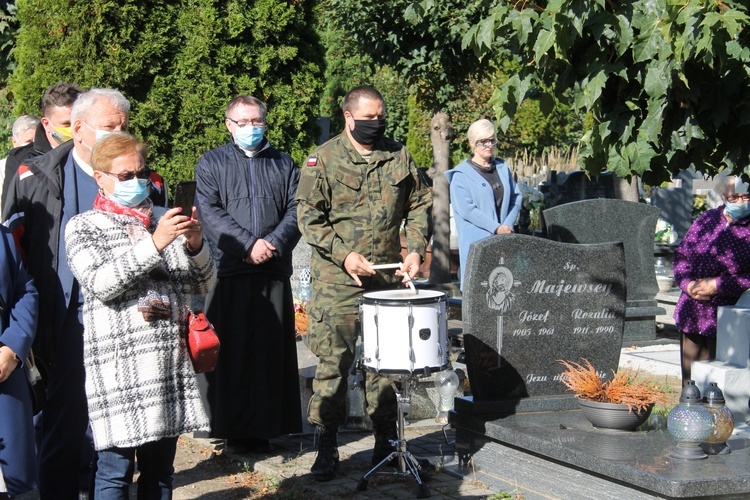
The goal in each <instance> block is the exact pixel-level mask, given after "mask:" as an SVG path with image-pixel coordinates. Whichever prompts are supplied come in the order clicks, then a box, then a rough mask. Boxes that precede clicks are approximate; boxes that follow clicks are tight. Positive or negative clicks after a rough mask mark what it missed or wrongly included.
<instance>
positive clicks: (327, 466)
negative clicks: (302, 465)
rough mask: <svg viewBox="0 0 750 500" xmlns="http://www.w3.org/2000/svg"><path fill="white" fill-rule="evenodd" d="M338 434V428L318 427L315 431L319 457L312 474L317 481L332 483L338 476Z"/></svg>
mask: <svg viewBox="0 0 750 500" xmlns="http://www.w3.org/2000/svg"><path fill="white" fill-rule="evenodd" d="M337 433H338V428H337V427H318V428H317V429H316V431H315V434H316V438H317V441H318V456H317V457H315V463H314V464H313V465H312V467H311V468H310V473H311V474H312V477H313V478H315V480H317V481H330V480H331V479H333V478H334V476H336V469H338V466H339V448H338V440H337Z"/></svg>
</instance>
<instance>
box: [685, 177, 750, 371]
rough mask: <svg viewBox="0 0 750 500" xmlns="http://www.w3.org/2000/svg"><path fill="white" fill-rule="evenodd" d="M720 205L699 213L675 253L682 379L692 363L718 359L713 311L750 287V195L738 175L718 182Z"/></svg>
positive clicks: (734, 300)
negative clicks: (678, 289) (720, 197)
mask: <svg viewBox="0 0 750 500" xmlns="http://www.w3.org/2000/svg"><path fill="white" fill-rule="evenodd" d="M717 190H718V191H719V192H720V193H721V194H722V197H723V198H724V205H723V206H720V207H718V208H715V209H713V210H708V211H707V212H706V213H704V214H703V215H701V216H700V217H698V218H697V219H696V220H695V222H693V225H692V226H691V227H690V230H689V231H688V232H687V234H686V235H685V238H684V239H683V240H682V243H680V247H679V248H678V249H677V250H676V251H675V253H674V275H675V282H676V283H677V285H678V286H679V287H680V289H681V290H682V295H681V296H680V300H679V301H678V302H677V307H676V309H675V313H674V319H675V322H676V324H677V327H678V328H679V329H680V332H681V333H682V335H681V339H680V355H681V358H682V380H683V383H684V382H685V381H686V380H688V379H690V366H691V364H692V362H693V361H700V360H708V359H713V358H715V357H716V312H717V309H718V307H719V306H727V305H734V304H735V303H736V302H737V299H738V298H739V297H740V295H742V293H743V292H744V291H745V290H747V289H748V288H750V194H748V185H747V184H746V183H745V182H743V181H742V180H741V179H740V178H738V177H724V178H722V179H721V181H720V182H719V184H718V185H717Z"/></svg>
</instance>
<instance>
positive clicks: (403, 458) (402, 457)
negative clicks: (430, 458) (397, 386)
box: [357, 374, 430, 498]
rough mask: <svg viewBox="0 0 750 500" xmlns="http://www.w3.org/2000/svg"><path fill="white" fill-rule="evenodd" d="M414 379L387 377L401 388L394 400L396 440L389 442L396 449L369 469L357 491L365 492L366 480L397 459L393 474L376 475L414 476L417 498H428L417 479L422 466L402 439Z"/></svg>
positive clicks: (409, 377) (402, 376)
mask: <svg viewBox="0 0 750 500" xmlns="http://www.w3.org/2000/svg"><path fill="white" fill-rule="evenodd" d="M414 377H415V375H414V374H410V375H388V378H390V379H391V380H395V381H397V382H401V387H402V389H401V391H396V400H397V401H398V421H397V424H398V440H397V441H391V444H392V445H393V446H395V447H396V450H395V451H392V452H391V453H390V455H388V456H387V457H385V458H384V459H383V460H381V461H380V463H379V464H377V465H376V466H375V467H373V468H372V469H370V470H369V471H368V472H367V474H365V475H364V476H362V479H360V480H359V482H358V483H357V491H366V490H367V478H369V477H370V476H372V475H373V474H375V473H376V472H378V469H380V468H382V467H383V466H385V465H386V464H387V463H388V462H389V461H390V460H391V459H393V458H397V459H398V470H396V471H395V472H378V474H387V475H392V476H397V477H399V478H405V477H408V476H410V475H411V476H414V479H415V480H416V481H417V498H427V497H429V496H430V490H429V489H428V488H427V485H426V484H424V482H423V481H422V478H420V477H419V471H420V470H422V466H420V465H419V462H418V461H417V459H416V458H414V455H412V454H411V453H410V452H409V451H408V450H407V449H406V439H404V423H405V418H404V414H405V413H406V412H405V411H404V408H408V407H410V406H411V396H410V395H409V388H410V386H411V383H412V382H413V381H414V380H415V378H414Z"/></svg>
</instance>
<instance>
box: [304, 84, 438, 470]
mask: <svg viewBox="0 0 750 500" xmlns="http://www.w3.org/2000/svg"><path fill="white" fill-rule="evenodd" d="M343 111H344V119H345V120H346V125H345V128H344V133H343V134H341V135H339V136H337V137H334V138H333V139H331V140H330V141H328V142H327V143H325V144H323V145H322V146H320V147H319V148H318V149H316V150H315V151H314V152H313V154H312V155H311V156H310V157H309V158H308V159H307V164H306V166H305V167H303V169H302V174H301V178H300V185H299V190H298V191H297V200H298V201H299V205H298V208H297V217H298V222H299V227H300V230H301V231H302V235H303V236H304V238H305V240H306V241H307V242H308V243H309V244H311V245H312V246H313V247H314V248H315V250H316V251H315V252H313V255H312V262H311V275H312V289H313V293H312V300H311V301H310V304H309V306H308V314H309V316H310V323H309V325H308V339H309V345H310V349H311V350H312V351H313V352H314V353H315V355H317V356H318V358H319V362H318V366H317V369H316V371H315V380H314V381H313V391H314V394H313V396H312V398H311V400H310V405H309V409H308V411H309V415H308V420H309V421H310V423H312V424H314V425H317V426H318V432H319V440H318V455H317V457H316V460H315V463H314V464H313V466H312V469H311V472H312V475H313V477H314V478H315V479H317V480H319V481H329V480H331V479H333V477H334V476H335V473H336V468H337V466H338V449H337V446H338V445H337V438H336V434H337V432H338V426H339V425H341V424H343V423H344V421H345V419H346V376H347V374H348V371H349V368H350V367H351V364H352V362H353V360H354V345H355V342H356V337H357V334H358V331H357V327H356V325H355V322H356V319H357V313H358V304H359V297H360V295H361V294H362V292H364V291H368V290H374V289H383V288H389V287H390V288H392V287H394V286H398V284H397V283H398V281H399V277H401V276H403V281H406V280H407V278H406V276H405V274H408V275H409V276H414V275H415V274H416V273H417V272H418V271H419V265H420V263H421V262H422V260H423V258H424V254H425V249H426V247H427V241H428V238H429V231H430V227H429V214H430V209H431V207H432V198H431V195H430V191H429V189H428V188H427V187H426V186H425V185H423V184H422V183H421V181H420V177H419V175H418V173H417V167H416V165H415V164H414V160H413V159H412V157H411V155H410V154H409V152H408V151H407V150H406V148H405V147H404V146H403V145H401V144H399V143H397V142H394V141H392V140H390V139H387V138H384V137H383V135H384V132H385V124H386V122H385V103H384V101H383V96H381V95H380V92H378V91H377V90H376V89H375V88H373V87H369V86H360V87H355V88H354V89H352V90H350V91H349V92H348V93H347V94H346V96H345V97H344V105H343ZM402 221H403V223H404V228H405V231H406V242H407V255H406V257H405V258H404V261H403V265H402V269H401V270H398V271H396V273H395V274H396V276H393V275H388V274H386V273H385V272H381V271H378V272H376V271H374V270H373V269H371V268H370V266H371V265H373V263H391V262H398V261H400V260H401V253H400V251H401V243H400V238H399V230H400V227H401V225H402ZM366 386H367V403H368V412H369V414H370V417H371V419H372V422H373V429H374V431H375V449H374V450H373V458H372V463H373V465H375V464H378V463H379V462H380V461H381V460H383V459H384V458H385V457H386V456H387V455H388V454H389V453H391V452H392V451H393V447H392V445H391V444H390V440H394V439H396V438H397V430H396V417H397V409H396V395H395V392H394V390H393V387H392V385H391V381H390V380H388V379H387V378H384V377H380V376H379V375H378V374H377V373H369V374H368V377H367V380H366Z"/></svg>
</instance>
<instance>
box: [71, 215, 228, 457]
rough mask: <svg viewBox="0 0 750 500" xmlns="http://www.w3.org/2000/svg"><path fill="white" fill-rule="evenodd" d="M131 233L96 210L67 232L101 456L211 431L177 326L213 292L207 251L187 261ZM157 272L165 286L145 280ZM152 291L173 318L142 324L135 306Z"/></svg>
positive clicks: (180, 249)
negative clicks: (162, 271)
mask: <svg viewBox="0 0 750 500" xmlns="http://www.w3.org/2000/svg"><path fill="white" fill-rule="evenodd" d="M134 224H140V222H138V221H137V219H135V218H133V217H130V216H127V215H117V214H112V213H108V212H101V211H98V210H90V211H88V212H85V213H82V214H80V215H77V216H75V217H73V218H72V219H71V220H70V222H69V223H68V224H67V226H66V230H65V242H66V251H67V255H68V263H69V264H70V269H71V270H72V271H73V274H74V275H75V277H76V279H77V280H78V282H79V283H80V285H81V288H82V290H83V295H84V306H83V324H84V364H85V366H86V397H87V399H88V407H89V418H90V420H91V426H92V430H93V433H94V444H95V447H96V449H97V450H103V449H107V448H112V447H123V448H132V447H137V446H140V445H142V444H144V443H148V442H152V441H156V440H158V439H161V438H164V437H173V436H178V435H180V434H182V433H185V432H192V431H196V430H208V419H207V417H206V414H205V412H204V409H203V406H202V403H201V400H200V395H199V393H198V385H197V382H196V378H195V373H194V371H193V367H192V364H191V362H190V358H189V357H188V354H187V350H186V347H185V341H184V337H183V333H184V326H182V328H181V325H185V324H186V319H187V314H186V307H185V306H186V301H187V300H188V299H189V297H188V296H189V295H190V294H203V293H206V292H208V291H209V290H210V288H211V287H213V284H214V281H215V279H216V268H215V265H214V261H213V259H212V257H211V252H210V250H209V246H208V244H204V245H203V248H202V250H201V252H200V253H199V254H198V255H196V256H194V257H191V256H190V255H189V254H188V253H187V249H186V247H185V245H184V242H185V239H184V237H182V236H180V237H179V238H178V239H177V240H175V241H174V242H173V243H172V244H171V245H169V246H168V247H167V248H166V249H164V251H163V252H162V253H161V254H160V253H159V252H157V250H156V247H154V244H153V242H152V240H151V238H150V237H145V238H143V239H140V240H139V241H137V242H136V243H135V244H133V243H132V242H131V238H130V236H129V234H128V228H129V226H130V229H131V230H132V225H134ZM141 227H142V226H141ZM154 227H155V221H154V220H153V219H152V222H151V228H150V232H153V229H154ZM160 265H161V266H163V267H165V268H166V270H167V271H168V274H169V279H166V280H164V279H161V280H157V279H154V278H152V277H151V276H150V275H149V272H150V271H152V270H153V269H155V268H156V267H158V266H160ZM147 290H155V291H157V292H158V293H159V294H161V295H168V296H169V299H170V302H171V308H172V319H169V320H157V321H153V322H146V321H145V320H144V318H143V314H142V313H141V312H139V311H138V298H139V297H140V296H143V295H145V294H146V291H147Z"/></svg>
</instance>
